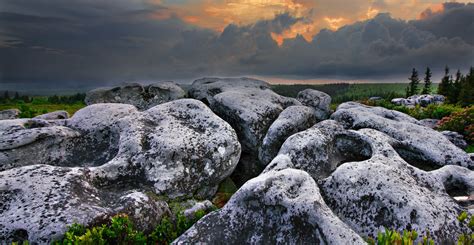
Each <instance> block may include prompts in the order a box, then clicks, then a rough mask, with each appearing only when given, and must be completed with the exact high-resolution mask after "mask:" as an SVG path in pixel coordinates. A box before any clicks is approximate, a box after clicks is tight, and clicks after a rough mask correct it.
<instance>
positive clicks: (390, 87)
mask: <svg viewBox="0 0 474 245" xmlns="http://www.w3.org/2000/svg"><path fill="white" fill-rule="evenodd" d="M435 87H437V86H435ZM308 88H310V89H316V90H319V91H322V92H325V93H327V94H329V95H330V96H331V97H332V102H333V103H334V104H340V103H343V102H346V101H358V100H367V99H368V98H370V97H381V98H385V99H386V100H389V101H390V100H391V99H393V98H397V97H403V96H404V95H405V88H406V84H403V83H359V84H348V83H338V84H294V85H282V84H280V85H273V86H272V89H273V90H274V91H275V92H277V93H278V94H281V95H284V96H288V97H296V95H297V94H298V92H299V91H301V90H304V89H308Z"/></svg>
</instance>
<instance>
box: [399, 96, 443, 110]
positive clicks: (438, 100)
mask: <svg viewBox="0 0 474 245" xmlns="http://www.w3.org/2000/svg"><path fill="white" fill-rule="evenodd" d="M444 101H445V97H444V96H442V95H439V94H434V95H431V94H421V95H413V96H410V97H408V98H406V99H405V98H395V99H392V103H393V104H395V105H403V106H407V107H414V106H415V105H420V106H428V105H430V104H442V103H443V102H444Z"/></svg>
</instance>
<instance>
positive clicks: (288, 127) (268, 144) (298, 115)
mask: <svg viewBox="0 0 474 245" xmlns="http://www.w3.org/2000/svg"><path fill="white" fill-rule="evenodd" d="M317 121H318V120H317V117H316V115H315V111H314V109H312V108H310V107H307V106H290V107H287V108H286V109H285V110H283V111H282V112H281V113H280V115H279V116H278V118H277V119H276V120H275V121H274V122H273V123H272V125H271V126H270V128H269V129H268V131H267V134H266V135H265V138H263V142H262V145H261V146H260V148H259V152H258V153H259V154H258V157H259V159H260V162H261V163H262V165H263V166H266V165H267V164H268V163H270V161H271V160H272V159H273V158H274V157H275V156H276V155H277V153H278V151H279V150H280V147H281V145H282V144H283V142H284V141H285V140H286V139H287V138H288V137H289V136H291V135H293V134H295V133H297V132H299V131H302V130H305V129H307V128H309V127H311V126H313V125H314V124H315V123H316V122H317Z"/></svg>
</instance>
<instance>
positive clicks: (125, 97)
mask: <svg viewBox="0 0 474 245" xmlns="http://www.w3.org/2000/svg"><path fill="white" fill-rule="evenodd" d="M185 96H186V92H185V91H184V90H183V89H182V88H181V87H179V86H178V85H177V84H176V83H174V82H159V83H154V84H151V85H141V84H138V83H129V84H125V85H123V86H120V87H114V88H98V89H94V90H92V91H89V92H88V93H87V94H86V98H85V102H86V104H87V105H91V104H97V103H123V104H130V105H134V106H136V107H137V108H138V109H139V110H146V109H149V108H151V107H153V106H156V105H159V104H162V103H165V102H169V101H173V100H177V99H182V98H184V97H185Z"/></svg>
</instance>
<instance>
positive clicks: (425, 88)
mask: <svg viewBox="0 0 474 245" xmlns="http://www.w3.org/2000/svg"><path fill="white" fill-rule="evenodd" d="M431 76H432V74H431V70H430V68H429V67H426V72H425V80H424V82H425V84H424V85H423V91H422V92H421V93H422V94H431Z"/></svg>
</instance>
